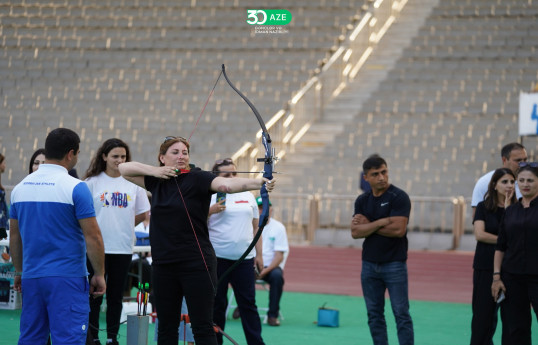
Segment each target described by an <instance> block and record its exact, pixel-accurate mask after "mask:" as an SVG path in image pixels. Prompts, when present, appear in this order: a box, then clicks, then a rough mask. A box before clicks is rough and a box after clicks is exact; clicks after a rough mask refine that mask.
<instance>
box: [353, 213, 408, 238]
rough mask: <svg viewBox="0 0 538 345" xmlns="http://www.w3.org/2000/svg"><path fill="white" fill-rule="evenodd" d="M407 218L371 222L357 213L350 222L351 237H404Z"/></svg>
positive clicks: (382, 219)
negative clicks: (372, 235)
mask: <svg viewBox="0 0 538 345" xmlns="http://www.w3.org/2000/svg"><path fill="white" fill-rule="evenodd" d="M408 219H409V218H408V217H401V216H398V217H386V218H380V219H378V220H375V221H373V222H371V221H370V220H369V219H368V218H366V217H365V216H364V215H362V214H360V213H358V214H356V215H354V216H353V219H352V220H351V237H353V238H354V239H357V238H365V237H368V236H370V235H371V234H373V233H377V234H379V235H381V236H385V237H404V236H405V233H406V231H407V221H408Z"/></svg>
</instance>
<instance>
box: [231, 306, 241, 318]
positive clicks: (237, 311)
mask: <svg viewBox="0 0 538 345" xmlns="http://www.w3.org/2000/svg"><path fill="white" fill-rule="evenodd" d="M232 317H233V318H234V319H239V318H240V317H241V315H240V314H239V308H235V309H234V313H233V314H232Z"/></svg>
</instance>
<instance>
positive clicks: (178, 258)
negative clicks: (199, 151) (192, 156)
mask: <svg viewBox="0 0 538 345" xmlns="http://www.w3.org/2000/svg"><path fill="white" fill-rule="evenodd" d="M215 177H216V176H215V175H214V174H212V173H210V172H207V171H202V170H200V169H198V168H195V169H193V170H191V171H190V172H189V173H185V174H181V175H178V176H177V177H175V178H171V179H169V180H166V179H159V178H156V177H153V176H145V178H144V184H145V186H146V189H147V190H148V191H150V192H151V195H152V198H151V220H150V233H149V236H150V243H151V255H152V257H153V262H154V263H156V264H165V263H172V262H183V263H188V264H189V267H192V268H199V266H200V267H203V269H205V266H204V262H203V260H202V257H201V254H200V248H199V247H198V243H197V242H196V237H197V238H198V242H199V243H200V247H201V250H202V252H203V254H204V258H205V260H206V261H212V260H214V259H215V251H214V250H213V246H212V245H211V242H210V241H209V232H208V230H207V217H208V214H209V204H210V201H211V194H212V191H211V190H210V187H211V182H212V181H213V179H214V178H215ZM176 182H177V184H176ZM180 191H181V193H180ZM184 203H185V204H184ZM187 211H188V212H187ZM191 222H192V225H191ZM193 227H194V231H196V237H195V235H194V232H193ZM208 264H209V262H208Z"/></svg>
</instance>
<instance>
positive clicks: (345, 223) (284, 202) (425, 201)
mask: <svg viewBox="0 0 538 345" xmlns="http://www.w3.org/2000/svg"><path fill="white" fill-rule="evenodd" d="M270 198H271V200H272V203H273V204H274V205H275V206H274V211H273V217H274V218H275V219H278V220H279V221H281V222H282V223H283V224H284V225H285V226H286V229H287V233H288V238H289V240H290V242H292V243H307V244H308V243H314V242H315V241H316V238H315V236H316V230H318V229H334V230H343V231H349V229H350V224H351V218H352V216H353V211H354V205H355V199H356V198H357V195H336V194H294V193H276V192H275V193H272V194H271V195H270ZM410 198H411V205H412V207H411V214H410V217H409V224H408V230H409V231H413V232H425V233H441V234H452V239H453V241H452V242H453V245H452V248H453V249H456V248H458V247H459V244H460V239H461V236H462V235H463V233H464V232H465V224H466V220H467V219H468V214H467V212H466V210H467V204H468V200H467V201H466V200H465V199H464V198H463V197H423V196H411V197H410ZM350 238H351V237H350Z"/></svg>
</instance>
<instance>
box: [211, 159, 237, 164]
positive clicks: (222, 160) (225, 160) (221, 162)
mask: <svg viewBox="0 0 538 345" xmlns="http://www.w3.org/2000/svg"><path fill="white" fill-rule="evenodd" d="M215 164H216V165H218V166H221V165H230V164H234V161H233V160H232V159H231V158H224V159H217V160H216V161H215Z"/></svg>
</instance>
